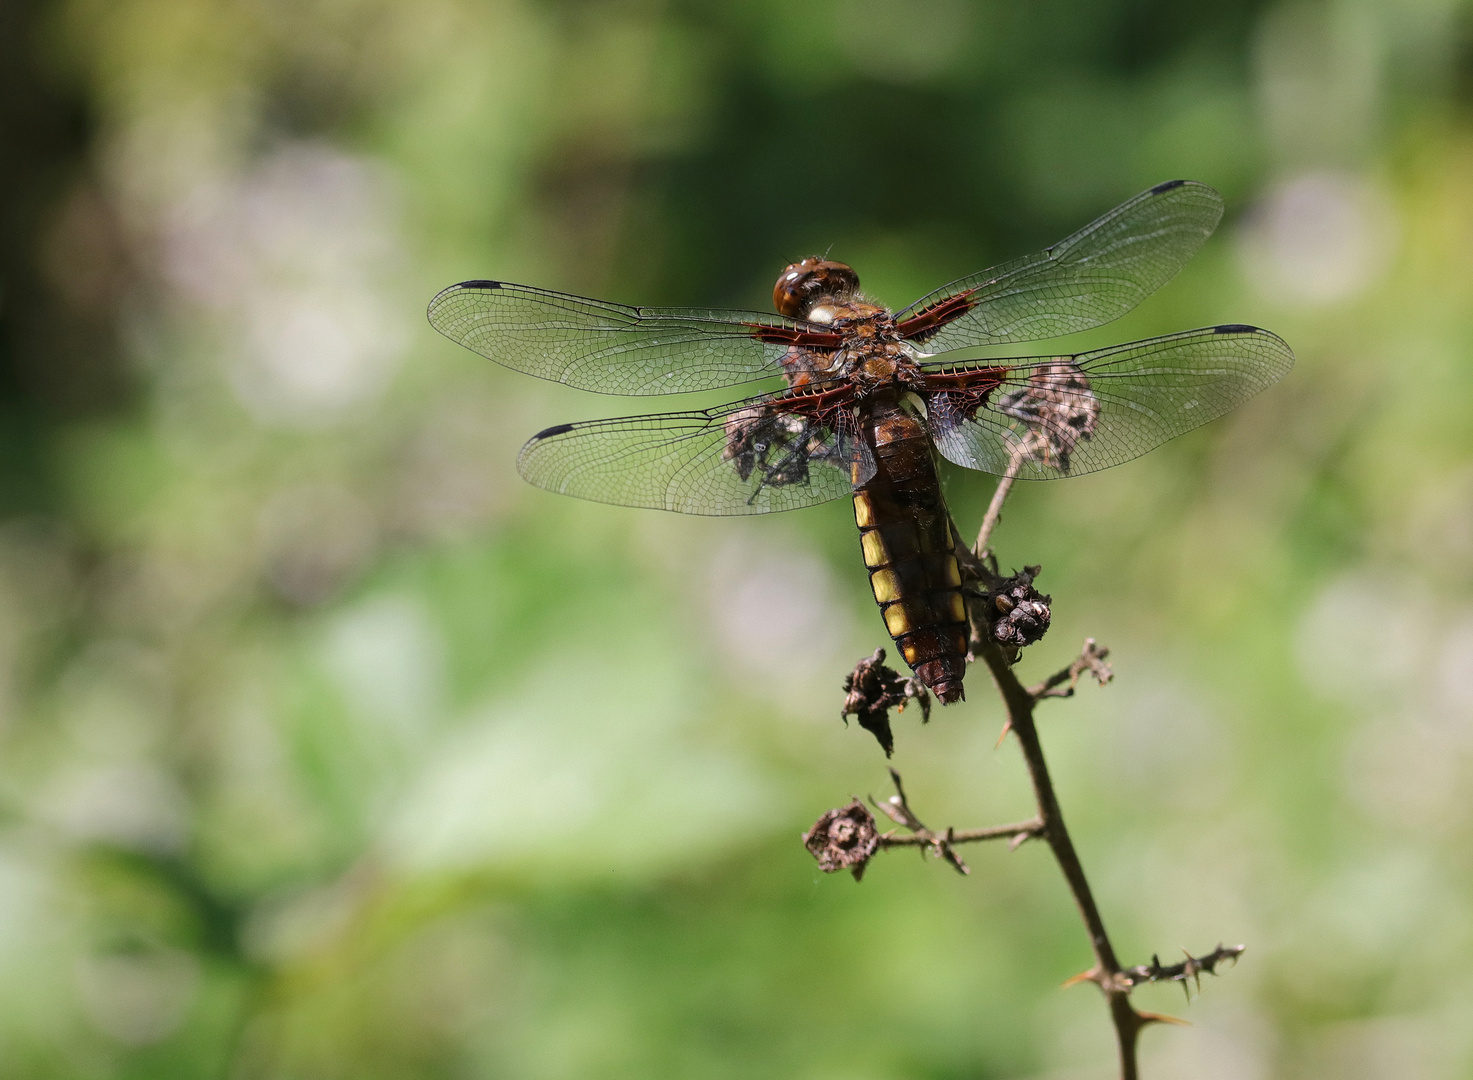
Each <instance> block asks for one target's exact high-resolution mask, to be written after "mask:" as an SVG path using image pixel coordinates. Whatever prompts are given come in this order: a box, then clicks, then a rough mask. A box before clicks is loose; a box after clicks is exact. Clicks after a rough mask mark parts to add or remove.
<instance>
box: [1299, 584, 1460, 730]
mask: <svg viewBox="0 0 1473 1080" xmlns="http://www.w3.org/2000/svg"><path fill="white" fill-rule="evenodd" d="M1433 618H1434V610H1433V604H1432V597H1431V595H1430V593H1429V591H1428V589H1427V586H1426V585H1425V584H1424V583H1423V582H1422V581H1421V580H1420V579H1419V578H1417V577H1415V576H1414V575H1411V574H1409V573H1407V572H1406V571H1392V570H1387V571H1385V572H1376V571H1374V570H1371V569H1364V570H1360V571H1356V572H1354V573H1351V574H1347V575H1346V576H1344V577H1342V578H1339V579H1337V580H1335V581H1332V582H1331V583H1330V584H1329V585H1327V586H1326V587H1325V588H1324V590H1323V591H1322V592H1321V593H1320V595H1319V596H1318V597H1316V598H1315V600H1314V602H1313V603H1311V604H1310V606H1309V608H1308V610H1306V611H1305V613H1304V615H1303V616H1302V617H1301V619H1300V622H1299V629H1298V632H1297V633H1296V634H1295V640H1294V644H1295V653H1296V654H1297V657H1298V660H1299V674H1300V677H1301V678H1302V679H1303V680H1304V681H1305V682H1306V683H1307V684H1309V685H1310V686H1313V687H1315V688H1316V689H1318V690H1320V691H1321V692H1323V693H1324V694H1325V695H1326V696H1328V697H1334V698H1340V699H1342V700H1347V701H1351V702H1362V703H1363V702H1365V700H1366V695H1367V694H1368V693H1383V694H1384V693H1386V692H1388V691H1395V690H1396V689H1397V688H1398V687H1401V686H1403V685H1404V684H1405V683H1406V681H1407V680H1408V679H1410V678H1412V677H1413V676H1414V675H1416V674H1417V672H1418V666H1419V664H1420V662H1421V659H1422V657H1424V656H1425V655H1426V653H1427V650H1428V647H1429V645H1430V643H1431V635H1432V626H1433Z"/></svg>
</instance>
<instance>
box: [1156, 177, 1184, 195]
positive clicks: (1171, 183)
mask: <svg viewBox="0 0 1473 1080" xmlns="http://www.w3.org/2000/svg"><path fill="white" fill-rule="evenodd" d="M1185 183H1186V181H1185V180H1167V181H1166V182H1165V183H1164V184H1157V185H1156V186H1155V187H1153V188H1152V189H1151V194H1152V195H1160V194H1162V193H1163V192H1166V191H1173V190H1175V189H1176V188H1179V187H1181V186H1182V185H1183V184H1185Z"/></svg>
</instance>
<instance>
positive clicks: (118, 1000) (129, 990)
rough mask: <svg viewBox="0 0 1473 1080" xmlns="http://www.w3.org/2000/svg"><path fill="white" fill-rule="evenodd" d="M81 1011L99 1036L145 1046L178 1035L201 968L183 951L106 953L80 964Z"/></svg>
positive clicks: (154, 950)
mask: <svg viewBox="0 0 1473 1080" xmlns="http://www.w3.org/2000/svg"><path fill="white" fill-rule="evenodd" d="M76 976H77V990H78V993H79V996H80V997H81V1001H82V1009H83V1012H84V1013H85V1014H86V1016H87V1019H88V1020H90V1021H91V1022H92V1024H93V1026H95V1027H96V1028H97V1029H98V1030H99V1031H101V1032H102V1033H103V1034H104V1035H107V1036H108V1037H110V1038H112V1039H116V1040H117V1041H118V1042H120V1043H124V1044H125V1045H128V1046H147V1045H149V1044H150V1043H156V1042H159V1041H160V1040H162V1039H166V1038H168V1037H169V1036H170V1035H172V1034H173V1033H174V1031H175V1030H177V1029H178V1027H179V1025H180V1023H181V1022H182V1021H183V1019H184V1014H185V1012H186V1010H187V1009H188V1008H189V1005H190V1003H191V1002H193V1000H194V997H195V993H196V991H197V989H198V986H199V962H198V961H197V960H195V958H194V957H193V956H192V955H190V954H189V953H187V952H184V951H183V950H180V949H151V950H149V951H147V952H136V953H134V952H128V953H108V954H102V955H93V956H85V957H83V958H82V959H81V960H79V961H78V962H77V969H76Z"/></svg>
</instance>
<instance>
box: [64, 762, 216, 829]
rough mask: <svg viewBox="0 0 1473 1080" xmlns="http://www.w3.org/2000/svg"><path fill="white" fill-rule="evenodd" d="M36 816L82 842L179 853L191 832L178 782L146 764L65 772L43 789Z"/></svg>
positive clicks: (136, 763)
mask: <svg viewBox="0 0 1473 1080" xmlns="http://www.w3.org/2000/svg"><path fill="white" fill-rule="evenodd" d="M37 813H38V816H39V817H40V818H41V819H42V820H44V821H47V822H49V823H50V824H52V825H54V826H56V827H57V828H59V829H61V830H62V831H63V832H65V833H67V834H69V835H70V836H72V837H74V838H76V839H78V840H91V841H97V840H100V841H104V842H107V843H113V844H118V845H120V846H123V847H134V848H142V849H144V850H149V851H178V850H180V849H181V848H182V847H183V846H184V843H185V840H186V839H187V838H188V832H189V804H188V800H187V799H186V798H185V796H184V792H183V791H182V790H181V789H180V787H179V784H178V782H177V781H176V780H175V779H174V778H173V777H172V776H170V775H169V774H168V773H167V772H165V771H164V770H163V769H161V768H159V767H158V766H156V765H152V764H149V763H145V762H129V763H121V764H112V765H96V766H90V767H88V766H80V767H74V768H71V769H68V770H65V771H63V772H62V773H61V774H60V775H58V776H57V777H56V778H54V779H53V780H52V782H51V783H50V784H49V785H47V787H46V788H45V789H44V790H43V792H42V795H41V798H40V800H39V805H38V807H37Z"/></svg>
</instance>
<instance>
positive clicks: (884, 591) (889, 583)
mask: <svg viewBox="0 0 1473 1080" xmlns="http://www.w3.org/2000/svg"><path fill="white" fill-rule="evenodd" d="M869 587H870V588H871V589H873V590H874V593H875V602H876V603H878V604H888V603H890V602H891V601H892V600H899V599H900V575H899V574H897V573H896V572H895V571H894V570H876V571H875V572H874V573H873V574H871V575H870V576H869Z"/></svg>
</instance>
